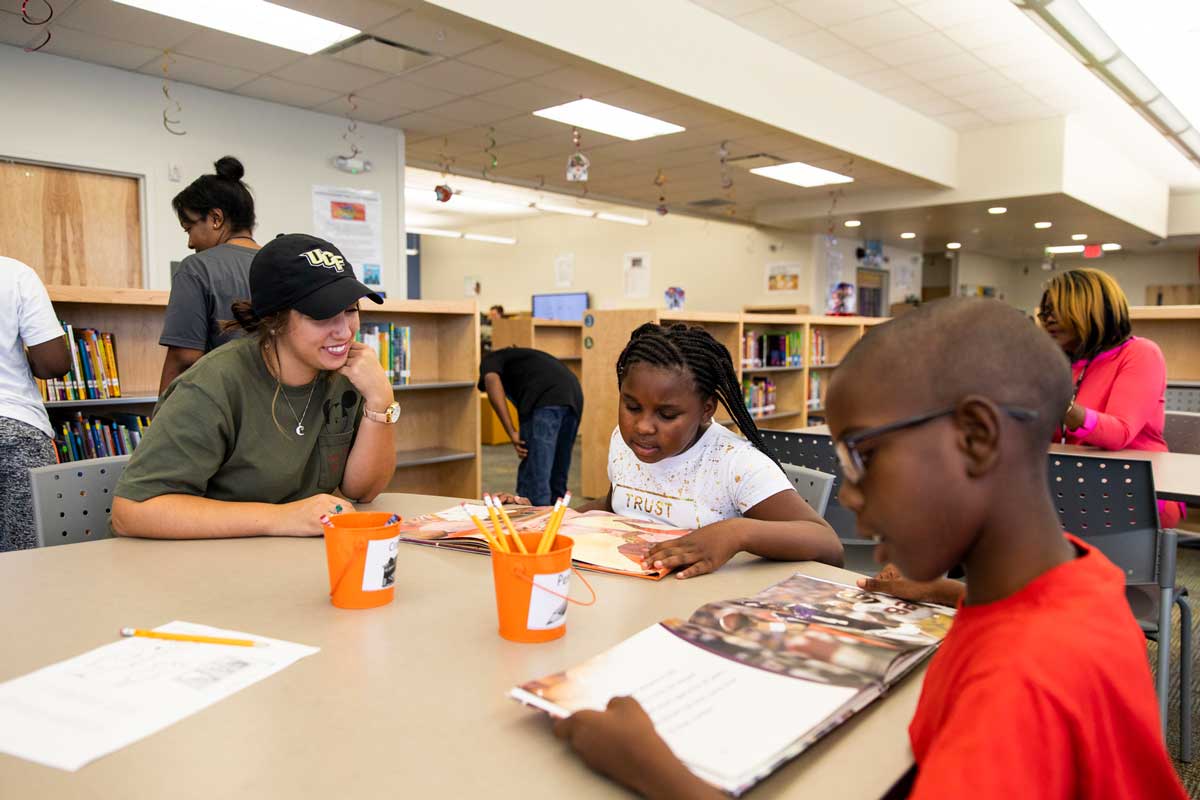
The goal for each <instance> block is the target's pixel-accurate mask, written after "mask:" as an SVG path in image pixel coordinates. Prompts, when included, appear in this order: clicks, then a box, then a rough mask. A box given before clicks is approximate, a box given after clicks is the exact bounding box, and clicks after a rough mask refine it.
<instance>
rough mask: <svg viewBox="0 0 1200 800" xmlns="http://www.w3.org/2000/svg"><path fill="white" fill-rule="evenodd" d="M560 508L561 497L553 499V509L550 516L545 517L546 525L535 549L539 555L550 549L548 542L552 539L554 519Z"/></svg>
mask: <svg viewBox="0 0 1200 800" xmlns="http://www.w3.org/2000/svg"><path fill="white" fill-rule="evenodd" d="M560 508H562V498H561V497H560V498H558V499H557V500H555V501H554V510H553V511H551V512H550V516H548V517H546V527H545V529H544V530H543V531H542V538H540V539H538V546H537V550H536V551H535V552H536V553H537V554H538V555H539V556H541V555H545V554H546V551H547V550H549V549H550V543H551V542H552V541H554V520H555V519H557V518H558V510H559V509H560Z"/></svg>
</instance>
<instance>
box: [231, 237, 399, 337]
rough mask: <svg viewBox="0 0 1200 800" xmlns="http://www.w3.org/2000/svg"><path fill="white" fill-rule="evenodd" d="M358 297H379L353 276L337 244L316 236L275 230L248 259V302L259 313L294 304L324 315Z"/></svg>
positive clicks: (311, 313) (378, 300)
mask: <svg viewBox="0 0 1200 800" xmlns="http://www.w3.org/2000/svg"><path fill="white" fill-rule="evenodd" d="M363 297H369V298H371V299H372V300H374V301H375V302H376V303H382V302H383V298H382V297H380V296H379V295H378V294H376V293H375V292H373V291H372V290H371V289H369V288H368V287H367V286H366V284H363V283H360V282H359V280H358V278H356V277H355V276H354V268H353V267H352V266H350V262H349V261H347V260H346V258H345V256H343V255H342V251H341V250H338V249H337V247H336V246H335V245H333V244H332V243H330V242H327V241H325V240H324V239H318V238H317V237H316V236H309V235H308V234H306V233H285V234H280V235H279V236H276V237H275V238H274V239H272V240H271V241H269V242H267V243H266V244H265V245H263V247H262V249H261V250H259V251H258V252H257V253H255V254H254V260H253V261H251V262H250V305H251V307H252V309H253V310H254V314H255V315H256V316H258V317H265V316H267V315H268V314H274V313H276V312H277V311H283V310H284V309H288V308H294V309H296V310H297V311H299V312H300V313H301V314H306V315H308V316H310V317H312V318H313V319H329V318H330V317H332V316H334V315H335V314H337V313H339V312H341V311H344V310H346V309H347V308H349V307H350V306H351V305H353V304H354V303H355V301H357V300H359V299H360V298H363Z"/></svg>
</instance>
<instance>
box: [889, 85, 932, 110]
mask: <svg viewBox="0 0 1200 800" xmlns="http://www.w3.org/2000/svg"><path fill="white" fill-rule="evenodd" d="M887 96H888V97H890V98H892V99H893V100H895V101H896V102H897V103H904V104H905V105H911V104H913V103H918V102H925V101H929V100H938V99H944V98H945V95H943V94H941V93H940V92H936V91H934V90H933V89H930V88H929V87H928V86H925V85H923V84H919V83H918V84H913V85H912V86H900V87H897V88H895V89H892V90H891V91H890V92H888V93H887Z"/></svg>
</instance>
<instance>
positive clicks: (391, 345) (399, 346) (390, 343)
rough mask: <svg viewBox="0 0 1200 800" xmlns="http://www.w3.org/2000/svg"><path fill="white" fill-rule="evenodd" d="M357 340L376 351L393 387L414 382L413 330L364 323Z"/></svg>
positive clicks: (384, 324)
mask: <svg viewBox="0 0 1200 800" xmlns="http://www.w3.org/2000/svg"><path fill="white" fill-rule="evenodd" d="M355 338H356V339H357V340H358V341H360V342H362V343H363V344H365V345H366V346H367V347H370V348H371V349H372V350H374V351H375V355H376V356H377V357H378V358H379V364H380V366H382V367H383V370H384V372H386V373H387V376H388V380H389V381H390V382H391V383H392V384H393V385H407V384H408V383H410V382H411V381H412V366H411V364H412V328H411V327H410V326H408V325H394V324H393V323H391V322H386V323H381V322H364V323H363V324H362V326H361V327H360V328H359V329H358V334H357V335H356V336H355Z"/></svg>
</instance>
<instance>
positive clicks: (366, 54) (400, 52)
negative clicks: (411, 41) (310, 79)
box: [325, 33, 439, 75]
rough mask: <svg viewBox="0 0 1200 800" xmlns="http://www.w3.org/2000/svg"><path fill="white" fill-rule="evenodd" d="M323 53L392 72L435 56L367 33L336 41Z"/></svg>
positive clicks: (402, 70)
mask: <svg viewBox="0 0 1200 800" xmlns="http://www.w3.org/2000/svg"><path fill="white" fill-rule="evenodd" d="M325 53H326V54H327V55H331V56H333V57H334V58H340V59H341V60H342V61H348V62H349V63H351V64H357V65H359V66H360V67H370V68H371V69H376V70H379V71H380V72H387V73H390V74H392V75H399V74H401V73H403V72H407V71H409V70H410V69H416V68H417V67H421V66H424V65H426V64H428V63H430V62H432V61H434V60H435V59H438V58H439V56H437V55H434V54H433V53H430V52H429V51H427V50H421V49H419V48H416V47H409V46H408V45H406V44H400V43H399V42H392V41H388V40H387V39H380V38H379V37H378V36H372V35H370V34H369V33H361V34H359V35H358V36H355V37H353V38H351V39H347V40H346V41H344V42H338V43H337V44H336V45H334V46H333V47H331V48H329V49H328V50H326V51H325Z"/></svg>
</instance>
